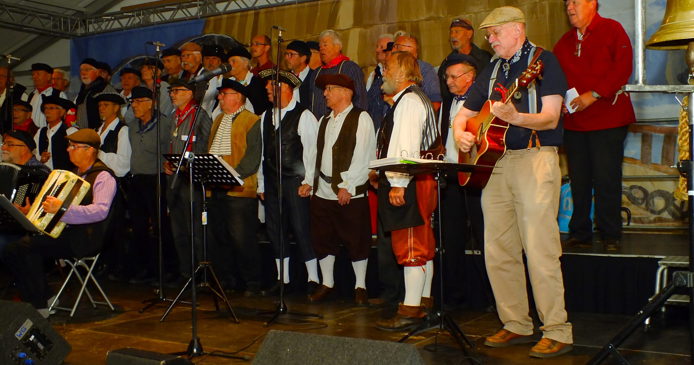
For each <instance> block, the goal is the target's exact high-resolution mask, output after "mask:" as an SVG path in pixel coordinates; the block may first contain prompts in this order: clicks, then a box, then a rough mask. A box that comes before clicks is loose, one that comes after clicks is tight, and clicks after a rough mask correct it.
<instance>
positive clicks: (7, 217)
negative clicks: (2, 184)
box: [0, 194, 41, 233]
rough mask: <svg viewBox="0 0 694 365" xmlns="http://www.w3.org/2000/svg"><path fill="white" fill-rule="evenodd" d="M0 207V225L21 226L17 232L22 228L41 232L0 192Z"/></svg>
mask: <svg viewBox="0 0 694 365" xmlns="http://www.w3.org/2000/svg"><path fill="white" fill-rule="evenodd" d="M0 208H2V209H0V227H17V228H21V229H18V230H17V231H18V232H22V229H23V230H24V231H27V232H34V233H36V232H41V231H40V230H39V229H38V228H36V226H34V224H33V223H31V221H30V220H29V219H28V218H27V217H26V216H25V215H24V213H22V212H21V211H19V209H17V207H15V206H14V205H12V202H11V201H10V200H9V199H7V197H5V195H4V194H0Z"/></svg>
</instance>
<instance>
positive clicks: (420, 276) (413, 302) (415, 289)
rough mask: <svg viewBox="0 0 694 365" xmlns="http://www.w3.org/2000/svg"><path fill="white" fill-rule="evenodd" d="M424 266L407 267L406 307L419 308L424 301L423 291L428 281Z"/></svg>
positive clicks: (405, 271) (405, 268)
mask: <svg viewBox="0 0 694 365" xmlns="http://www.w3.org/2000/svg"><path fill="white" fill-rule="evenodd" d="M425 270H426V269H425V267H424V266H405V267H404V270H403V272H404V274H405V301H404V302H403V304H404V305H409V306H413V307H418V306H419V305H420V304H421V301H422V289H423V288H424V282H425V281H426V273H425Z"/></svg>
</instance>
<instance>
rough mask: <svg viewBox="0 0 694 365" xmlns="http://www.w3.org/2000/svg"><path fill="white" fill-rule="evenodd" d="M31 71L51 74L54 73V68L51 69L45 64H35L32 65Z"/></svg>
mask: <svg viewBox="0 0 694 365" xmlns="http://www.w3.org/2000/svg"><path fill="white" fill-rule="evenodd" d="M31 70H32V71H46V72H48V73H49V74H52V73H53V67H51V66H49V65H47V64H45V63H34V64H32V65H31Z"/></svg>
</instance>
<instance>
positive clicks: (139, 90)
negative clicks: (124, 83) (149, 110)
mask: <svg viewBox="0 0 694 365" xmlns="http://www.w3.org/2000/svg"><path fill="white" fill-rule="evenodd" d="M140 98H148V99H154V94H153V93H152V90H150V89H149V88H147V87H144V86H135V87H134V88H133V89H132V90H130V98H129V99H130V100H133V99H140Z"/></svg>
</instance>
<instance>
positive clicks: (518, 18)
mask: <svg viewBox="0 0 694 365" xmlns="http://www.w3.org/2000/svg"><path fill="white" fill-rule="evenodd" d="M511 22H517V23H525V15H523V11H522V10H520V9H518V8H515V7H513V6H501V7H498V8H496V9H494V10H492V12H491V13H489V15H487V17H486V18H484V20H483V21H482V23H481V24H480V27H479V29H484V28H489V27H494V26H497V25H502V24H506V23H511Z"/></svg>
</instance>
